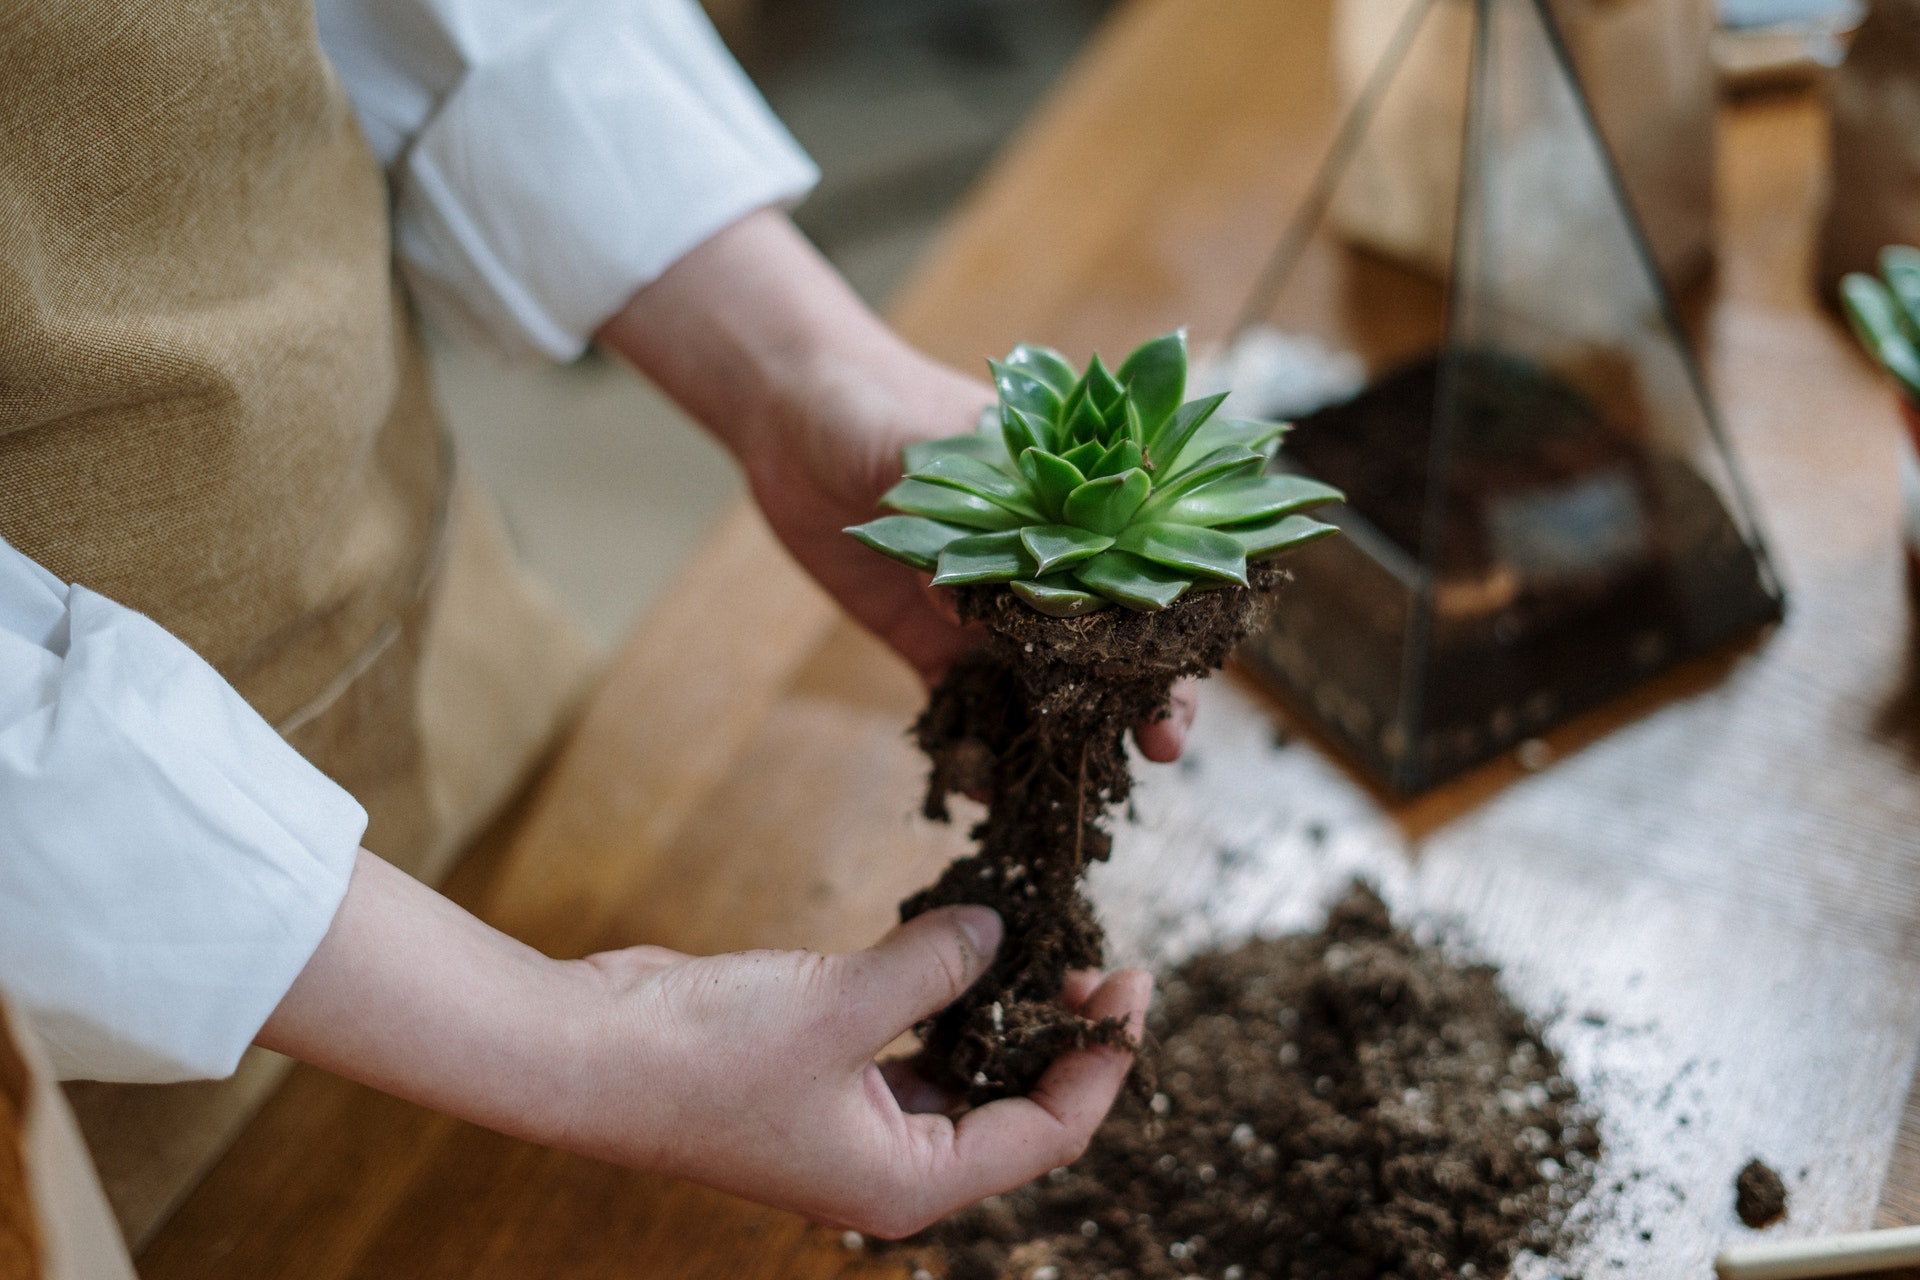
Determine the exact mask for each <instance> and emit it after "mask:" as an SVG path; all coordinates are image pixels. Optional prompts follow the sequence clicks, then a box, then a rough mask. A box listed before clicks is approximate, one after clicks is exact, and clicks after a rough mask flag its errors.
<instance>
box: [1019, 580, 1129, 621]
mask: <svg viewBox="0 0 1920 1280" xmlns="http://www.w3.org/2000/svg"><path fill="white" fill-rule="evenodd" d="M1009 585H1010V586H1012V588H1013V594H1015V595H1016V596H1019V597H1020V598H1021V599H1022V600H1025V601H1026V602H1027V603H1028V604H1030V605H1032V606H1033V607H1034V608H1036V609H1038V610H1039V611H1040V612H1041V613H1044V614H1047V615H1049V616H1051V617H1055V618H1078V617H1080V616H1081V615H1082V614H1088V613H1097V612H1099V611H1100V610H1102V609H1104V608H1106V607H1107V599H1106V597H1105V596H1101V595H1096V594H1094V593H1093V592H1091V591H1087V590H1085V589H1083V588H1082V587H1080V586H1079V584H1077V583H1075V582H1074V580H1073V579H1072V578H1070V577H1068V576H1067V575H1066V574H1064V573H1062V574H1056V575H1054V576H1053V577H1051V578H1035V579H1034V580H1032V581H1031V582H1029V581H1027V580H1026V579H1023V578H1016V579H1014V580H1013V582H1012V583H1010V584H1009Z"/></svg>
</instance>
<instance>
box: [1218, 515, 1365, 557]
mask: <svg viewBox="0 0 1920 1280" xmlns="http://www.w3.org/2000/svg"><path fill="white" fill-rule="evenodd" d="M1220 532H1221V533H1224V534H1226V535H1227V536H1228V537H1229V538H1232V539H1233V540H1234V541H1235V542H1238V543H1239V544H1240V546H1241V548H1242V549H1243V550H1245V551H1246V553H1247V559H1249V560H1265V559H1267V558H1269V557H1271V556H1277V555H1279V554H1280V553H1281V552H1283V551H1292V550H1293V549H1294V548H1295V547H1304V546H1306V545H1307V544H1308V543H1309V542H1318V541H1320V539H1322V538H1325V537H1329V536H1331V535H1333V534H1336V533H1338V532H1340V529H1339V527H1338V526H1337V525H1331V524H1323V523H1322V522H1320V521H1318V520H1315V519H1313V518H1312V517H1311V516H1282V517H1280V518H1279V519H1278V520H1275V521H1273V522H1272V523H1271V524H1257V525H1243V526H1241V527H1240V528H1237V529H1222V530H1220Z"/></svg>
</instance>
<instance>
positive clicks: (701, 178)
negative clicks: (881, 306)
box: [393, 0, 819, 360]
mask: <svg viewBox="0 0 1920 1280" xmlns="http://www.w3.org/2000/svg"><path fill="white" fill-rule="evenodd" d="M818 178H819V173H818V171H817V170H816V169H815V168H814V166H813V164H812V162H811V161H810V160H808V159H807V157H806V155H805V153H804V152H802V151H801V150H800V148H799V146H798V145H797V144H796V143H795V142H794V141H793V138H792V136H791V135H789V134H788V133H787V131H786V129H785V128H784V127H783V126H782V125H781V124H780V122H779V121H778V120H777V119H775V118H774V116H773V114H772V113H771V111H769V110H768V108H767V106H766V104H765V102H763V101H762V100H761V98H760V96H759V94H758V93H757V92H756V91H755V90H754V88H753V85H752V84H751V83H750V82H749V81H748V80H747V78H746V75H745V74H744V73H743V72H742V71H741V70H740V68H739V67H738V65H736V64H735V63H734V61H733V59H732V58H731V56H729V55H728V53H727V51H726V48H725V46H724V45H722V44H721V43H720V39H719V37H718V36H717V35H716V34H715V33H714V30H713V27H712V25H711V24H710V23H709V22H708V21H707V19H706V17H705V15H704V14H703V13H702V12H701V11H700V10H699V8H698V6H697V5H695V4H693V3H691V0H619V2H618V3H613V4H606V5H579V4H576V5H573V6H571V7H570V8H568V9H567V10H566V11H565V12H563V13H560V14H558V15H557V16H555V17H553V19H552V20H551V21H549V22H547V23H546V24H544V25H543V26H542V27H541V28H540V29H539V31H538V33H537V35H535V36H533V37H532V38H530V39H529V40H527V41H525V42H524V43H522V44H520V45H519V46H518V47H516V48H513V49H510V50H504V51H502V52H501V53H500V54H499V56H497V57H495V58H492V59H490V60H488V61H486V62H483V63H481V64H480V65H477V66H475V67H473V68H472V69H471V70H470V71H469V72H468V73H467V75H466V76H465V77H464V79H462V80H461V81H460V83H459V86H458V88H457V89H455V90H454V91H453V92H452V93H451V94H450V95H449V96H448V97H447V98H446V99H445V100H444V101H442V102H441V103H440V105H439V108H438V110H437V111H436V112H435V113H434V114H433V116H432V118H431V119H430V120H428V121H427V122H426V123H425V126H424V128H423V129H422V130H421V131H420V133H419V134H418V136H417V137H416V138H415V139H414V141H413V144H412V146H411V147H409V148H408V149H407V150H406V151H405V152H404V153H403V154H402V155H401V156H400V158H399V161H398V163H397V164H396V165H395V166H394V169H393V180H394V188H395V195H396V200H397V205H396V213H395V219H396V225H395V247H396V251H397V252H398V254H399V257H400V260H401V264H402V267H403V269H404V271H405V273H406V276H407V278H408V281H409V283H411V284H412V285H413V287H414V290H415V292H416V294H417V295H418V296H419V298H420V299H421V301H422V303H423V304H424V305H425V306H427V307H428V308H429V309H430V310H432V311H433V312H435V313H436V315H437V316H438V317H439V318H441V319H442V320H444V321H446V322H447V323H448V324H449V325H450V326H451V327H453V328H455V329H457V330H461V331H463V332H465V333H467V334H470V335H477V336H479V337H480V338H482V339H483V340H484V341H486V342H487V343H488V344H489V345H491V346H493V347H495V348H496V349H498V350H500V351H502V352H503V353H505V354H508V355H515V356H529V355H533V356H545V357H548V358H550V359H556V360H567V359H571V358H573V357H574V356H577V355H578V354H579V353H580V352H581V351H582V350H583V349H584V348H585V346H586V344H587V342H588V340H589V339H590V338H591V336H592V334H593V332H594V331H595V330H596V329H598V328H599V327H600V326H601V325H602V324H604V323H605V322H606V321H607V320H608V319H609V318H611V317H612V316H613V314H614V313H615V312H617V311H618V310H619V309H620V308H621V307H622V306H624V305H625V304H626V302H627V300H628V299H629V298H630V297H632V296H633V294H634V293H635V292H636V291H637V290H638V289H639V288H640V287H641V286H643V285H645V284H647V283H648V282H650V281H651V280H653V279H654V278H655V277H657V276H658V275H659V274H660V273H661V272H663V271H664V270H666V268H667V267H668V266H670V265H671V264H672V263H673V262H674V261H675V260H676V259H678V258H679V257H680V256H681V255H682V254H684V253H686V252H687V251H688V250H689V249H692V248H693V247H694V246H695V245H698V244H699V243H700V242H701V241H703V240H705V239H707V238H708V237H709V236H711V235H713V234H714V233H715V232H717V231H719V230H721V229H722V228H723V227H725V226H727V225H728V224H729V223H732V222H733V221H735V220H737V219H738V218H740V217H742V216H744V215H745V214H747V213H750V212H752V211H753V210H755V209H758V208H762V207H764V206H766V205H771V204H780V203H789V202H792V201H794V200H797V199H798V198H799V197H801V196H802V195H804V194H805V193H806V192H807V191H808V190H809V189H811V187H812V186H813V184H814V183H815V182H816V181H818Z"/></svg>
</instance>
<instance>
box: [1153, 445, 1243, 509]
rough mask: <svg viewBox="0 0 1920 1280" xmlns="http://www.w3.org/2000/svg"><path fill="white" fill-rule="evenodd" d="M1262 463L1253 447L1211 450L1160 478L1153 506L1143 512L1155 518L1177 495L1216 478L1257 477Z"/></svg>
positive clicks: (1170, 504) (1189, 491)
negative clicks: (1189, 463) (1168, 476)
mask: <svg viewBox="0 0 1920 1280" xmlns="http://www.w3.org/2000/svg"><path fill="white" fill-rule="evenodd" d="M1266 465H1267V457H1266V455H1265V454H1263V453H1260V452H1258V451H1257V450H1254V449H1242V448H1241V447H1240V446H1238V445H1231V444H1230V445H1228V446H1227V447H1226V448H1224V449H1215V450H1214V451H1213V452H1212V453H1210V454H1208V455H1207V456H1206V457H1204V458H1202V459H1200V460H1199V461H1198V462H1196V463H1194V464H1193V465H1192V466H1190V467H1188V468H1186V469H1185V470H1184V471H1176V472H1174V473H1173V475H1172V476H1171V477H1170V478H1168V479H1165V480H1162V481H1161V482H1160V484H1159V485H1158V486H1157V487H1155V489H1154V491H1153V505H1152V508H1151V509H1150V510H1149V511H1148V512H1147V514H1148V515H1149V516H1152V517H1154V518H1155V519H1159V518H1160V513H1161V512H1164V511H1166V509H1167V508H1168V507H1171V506H1172V505H1173V503H1174V501H1175V499H1177V498H1179V497H1180V496H1181V495H1183V494H1187V493H1191V492H1193V491H1194V490H1195V489H1198V488H1199V487H1200V486H1201V485H1204V484H1210V483H1212V482H1213V481H1216V480H1227V479H1231V478H1234V477H1236V476H1257V475H1259V474H1260V473H1261V471H1263V470H1265V469H1266Z"/></svg>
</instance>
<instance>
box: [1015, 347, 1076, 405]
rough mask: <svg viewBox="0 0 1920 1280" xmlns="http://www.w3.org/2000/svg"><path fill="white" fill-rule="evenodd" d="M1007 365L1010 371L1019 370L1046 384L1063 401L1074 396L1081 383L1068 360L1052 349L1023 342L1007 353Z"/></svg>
mask: <svg viewBox="0 0 1920 1280" xmlns="http://www.w3.org/2000/svg"><path fill="white" fill-rule="evenodd" d="M1006 364H1007V367H1008V368H1009V369H1018V370H1020V371H1021V372H1022V373H1027V374H1031V375H1032V376H1034V377H1035V378H1038V379H1039V380H1040V381H1042V382H1044V383H1046V384H1047V385H1048V386H1049V387H1052V388H1053V393H1054V394H1055V395H1057V396H1059V397H1060V398H1061V399H1062V400H1065V399H1066V398H1067V397H1068V396H1069V395H1072V394H1073V386H1074V384H1075V383H1076V382H1078V381H1080V375H1079V374H1077V373H1075V372H1074V371H1073V366H1072V365H1071V364H1068V363H1067V358H1066V357H1065V356H1063V355H1061V354H1060V353H1059V352H1058V351H1055V350H1054V349H1053V348H1052V347H1036V346H1033V345H1031V344H1029V343H1025V342H1023V343H1021V344H1020V345H1019V346H1017V347H1015V348H1014V349H1013V350H1012V351H1010V352H1008V353H1007V360H1006Z"/></svg>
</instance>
